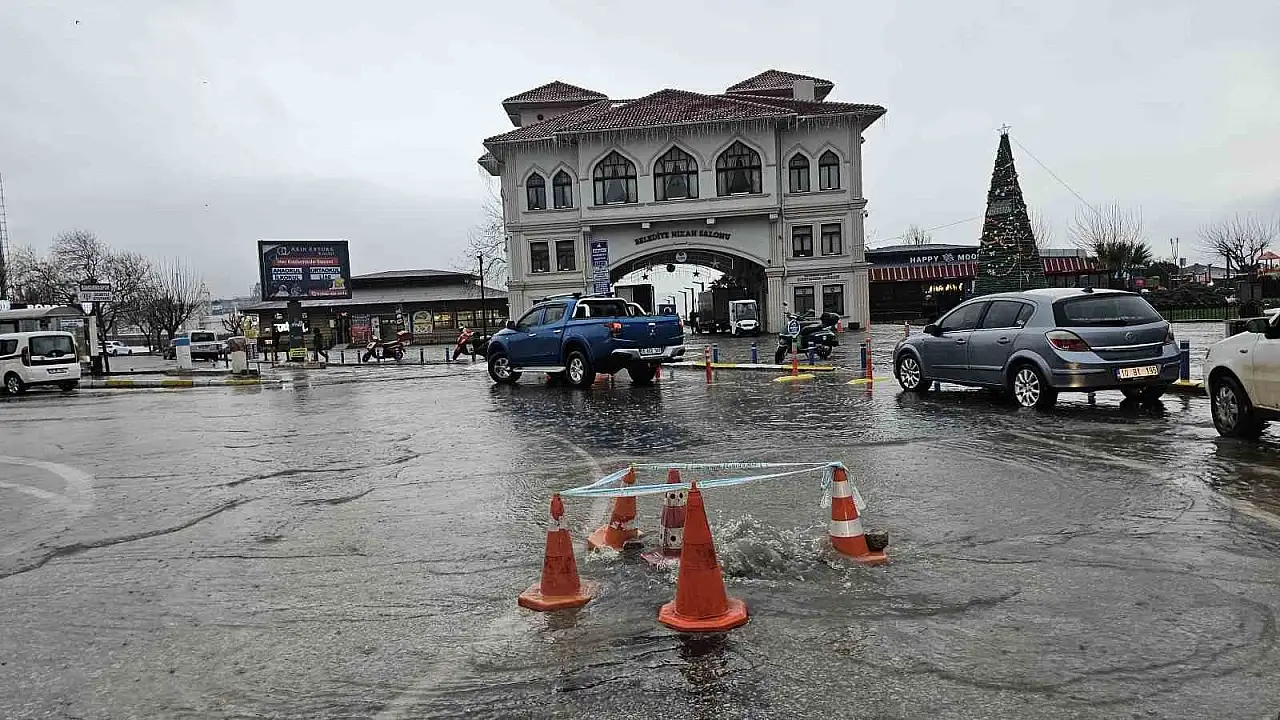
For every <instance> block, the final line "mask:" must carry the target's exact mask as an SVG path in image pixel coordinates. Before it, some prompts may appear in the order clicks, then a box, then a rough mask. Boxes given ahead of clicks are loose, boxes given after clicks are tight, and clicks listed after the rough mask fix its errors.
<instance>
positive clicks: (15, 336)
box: [0, 331, 80, 395]
mask: <svg viewBox="0 0 1280 720" xmlns="http://www.w3.org/2000/svg"><path fill="white" fill-rule="evenodd" d="M0 383H3V384H0V388H3V389H4V392H6V393H9V394H10V395H21V394H22V393H24V392H26V391H27V388H29V387H31V386H32V385H57V386H58V387H59V388H61V389H63V390H64V391H65V390H74V389H76V388H77V387H79V386H80V357H79V355H77V354H76V341H75V338H74V337H73V336H72V335H71V333H68V332H53V331H40V332H20V333H7V334H4V335H0Z"/></svg>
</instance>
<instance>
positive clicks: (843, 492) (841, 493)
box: [831, 480, 853, 498]
mask: <svg viewBox="0 0 1280 720" xmlns="http://www.w3.org/2000/svg"><path fill="white" fill-rule="evenodd" d="M831 497H833V498H846V497H853V491H851V490H850V489H849V481H848V480H837V481H836V482H833V483H831Z"/></svg>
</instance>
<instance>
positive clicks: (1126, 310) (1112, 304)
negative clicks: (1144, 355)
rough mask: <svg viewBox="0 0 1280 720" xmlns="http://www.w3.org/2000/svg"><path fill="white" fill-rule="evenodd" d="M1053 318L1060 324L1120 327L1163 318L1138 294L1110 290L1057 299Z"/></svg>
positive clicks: (1065, 325)
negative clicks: (1102, 292) (1117, 292)
mask: <svg viewBox="0 0 1280 720" xmlns="http://www.w3.org/2000/svg"><path fill="white" fill-rule="evenodd" d="M1053 318H1054V322H1055V323H1057V325H1058V326H1059V327H1091V326H1102V327H1123V326H1126V325H1145V324H1147V323H1153V322H1160V321H1161V320H1163V319H1164V318H1162V317H1160V313H1158V312H1156V309H1155V308H1153V307H1151V303H1148V302H1147V301H1146V300H1143V299H1142V298H1140V297H1138V296H1137V295H1120V294H1110V293H1107V294H1102V295H1084V296H1082V297H1077V298H1070V299H1068V300H1059V301H1058V302H1056V303H1054V304H1053Z"/></svg>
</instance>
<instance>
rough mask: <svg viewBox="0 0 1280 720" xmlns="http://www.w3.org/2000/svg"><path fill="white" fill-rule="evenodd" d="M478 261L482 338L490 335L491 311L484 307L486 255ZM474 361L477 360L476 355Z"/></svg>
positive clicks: (482, 254)
mask: <svg viewBox="0 0 1280 720" xmlns="http://www.w3.org/2000/svg"><path fill="white" fill-rule="evenodd" d="M476 259H477V260H479V261H480V337H485V336H486V335H488V334H489V310H488V308H486V307H485V306H484V253H481V254H479V255H477V256H476ZM472 347H473V348H474V347H475V346H474V345H473V346H472ZM472 359H475V356H474V355H472Z"/></svg>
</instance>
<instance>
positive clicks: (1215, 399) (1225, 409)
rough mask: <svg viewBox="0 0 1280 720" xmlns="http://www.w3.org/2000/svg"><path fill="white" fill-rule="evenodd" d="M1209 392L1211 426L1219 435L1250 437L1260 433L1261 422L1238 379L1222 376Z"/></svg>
mask: <svg viewBox="0 0 1280 720" xmlns="http://www.w3.org/2000/svg"><path fill="white" fill-rule="evenodd" d="M1211 392H1212V397H1211V398H1210V399H1211V401H1212V414H1213V426H1214V427H1215V428H1216V429H1217V430H1218V434H1219V435H1222V436H1223V437H1237V438H1250V439H1252V438H1256V437H1258V436H1259V435H1261V434H1262V429H1263V423H1262V422H1261V421H1260V420H1259V419H1258V415H1257V413H1256V412H1254V409H1253V403H1252V402H1250V401H1249V395H1248V394H1247V393H1245V391H1244V388H1242V387H1241V386H1240V383H1239V381H1237V380H1236V379H1235V378H1233V377H1231V376H1226V377H1223V378H1222V379H1220V380H1218V381H1216V382H1215V383H1214V384H1213V387H1212V388H1211Z"/></svg>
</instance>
